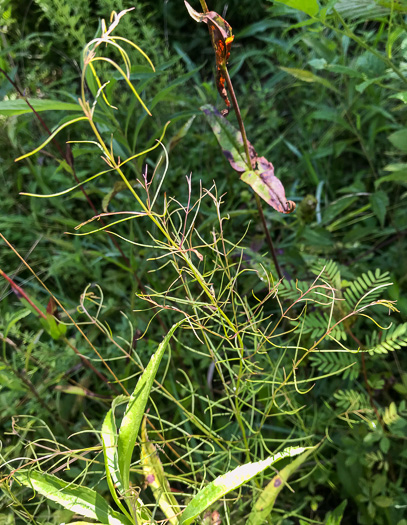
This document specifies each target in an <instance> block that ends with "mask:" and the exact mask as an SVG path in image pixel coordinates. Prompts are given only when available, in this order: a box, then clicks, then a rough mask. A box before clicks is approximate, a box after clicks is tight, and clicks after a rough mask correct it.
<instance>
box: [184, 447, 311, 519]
mask: <svg viewBox="0 0 407 525" xmlns="http://www.w3.org/2000/svg"><path fill="white" fill-rule="evenodd" d="M305 450H306V449H305V448H304V447H290V448H286V449H284V450H283V451H282V452H279V453H278V454H274V455H273V456H270V457H268V458H267V459H264V460H262V461H257V462H255V463H248V464H246V465H242V466H240V467H237V468H235V469H234V470H231V471H230V472H228V473H227V474H224V475H223V476H219V477H218V478H216V479H215V480H213V481H212V482H211V483H209V485H207V486H206V487H205V488H203V489H202V490H201V491H200V492H198V494H197V495H196V496H195V497H194V498H193V499H192V501H191V502H190V503H189V504H188V505H187V507H186V508H185V510H184V512H183V513H182V516H181V518H180V520H179V525H189V524H190V523H192V522H193V521H194V520H195V519H196V518H197V517H198V516H199V515H200V514H201V513H202V512H204V511H205V510H206V509H207V508H208V507H209V506H210V505H212V504H213V503H215V502H216V501H218V500H219V499H220V498H222V497H223V496H225V494H228V493H229V492H231V491H232V490H235V489H237V488H238V487H240V486H241V485H243V484H244V483H247V482H248V481H250V480H251V479H252V478H254V476H256V475H257V474H259V473H260V472H263V470H266V468H268V467H270V465H273V463H276V462H277V461H279V460H280V459H283V458H287V457H293V456H297V455H298V454H301V453H302V452H304V451H305Z"/></svg>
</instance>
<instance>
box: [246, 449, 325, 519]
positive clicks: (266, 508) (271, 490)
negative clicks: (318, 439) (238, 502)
mask: <svg viewBox="0 0 407 525" xmlns="http://www.w3.org/2000/svg"><path fill="white" fill-rule="evenodd" d="M316 448H317V447H313V448H310V449H308V450H307V451H305V452H304V453H303V454H301V456H299V457H298V458H297V459H295V460H294V461H292V462H291V463H290V464H289V465H287V466H286V467H284V468H283V469H282V470H280V471H279V472H278V474H277V475H276V476H274V478H273V479H272V480H271V481H270V483H269V484H268V485H267V486H266V487H265V488H264V489H263V491H262V492H261V493H260V496H259V497H258V499H257V501H256V503H255V504H254V506H253V509H252V511H251V513H250V515H249V519H248V520H247V521H246V525H258V524H259V523H265V520H266V519H267V516H269V515H270V513H271V511H272V510H273V507H274V503H275V501H276V499H277V496H278V495H279V494H280V492H281V491H282V489H283V488H284V487H285V485H286V483H287V481H288V478H289V477H290V476H291V475H292V474H294V472H295V471H296V470H297V469H299V468H300V466H301V465H302V464H303V463H304V461H305V460H306V459H307V458H308V456H309V455H310V454H311V453H312V452H314V450H316Z"/></svg>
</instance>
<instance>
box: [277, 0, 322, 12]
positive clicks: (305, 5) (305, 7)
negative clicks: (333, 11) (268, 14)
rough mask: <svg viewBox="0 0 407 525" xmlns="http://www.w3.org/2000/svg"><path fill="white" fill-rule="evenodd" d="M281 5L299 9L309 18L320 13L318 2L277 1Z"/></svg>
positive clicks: (298, 0)
mask: <svg viewBox="0 0 407 525" xmlns="http://www.w3.org/2000/svg"><path fill="white" fill-rule="evenodd" d="M275 1H276V2H279V3H280V4H284V5H286V6H288V7H292V8H294V9H298V11H302V12H303V13H306V14H307V15H309V16H315V15H316V14H317V13H318V11H319V6H318V2H317V0H275Z"/></svg>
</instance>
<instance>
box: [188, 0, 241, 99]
mask: <svg viewBox="0 0 407 525" xmlns="http://www.w3.org/2000/svg"><path fill="white" fill-rule="evenodd" d="M184 2H185V6H186V8H187V9H188V13H189V14H190V16H191V17H192V18H193V19H194V20H195V21H196V22H204V23H205V24H207V25H208V29H209V33H210V35H211V38H212V45H213V48H214V50H215V58H216V87H217V88H218V91H219V94H220V96H221V97H222V98H223V100H224V102H225V104H226V106H227V107H228V108H229V107H230V101H229V99H228V95H227V92H226V85H225V83H226V75H225V68H226V64H227V61H228V60H229V56H230V48H231V46H232V42H233V39H234V36H233V34H232V27H231V26H230V25H229V24H228V23H227V22H226V20H224V19H223V18H222V17H221V16H220V15H218V13H216V12H215V11H208V12H207V13H198V11H195V9H193V8H192V7H191V6H190V5H189V4H188V2H187V1H186V0H184Z"/></svg>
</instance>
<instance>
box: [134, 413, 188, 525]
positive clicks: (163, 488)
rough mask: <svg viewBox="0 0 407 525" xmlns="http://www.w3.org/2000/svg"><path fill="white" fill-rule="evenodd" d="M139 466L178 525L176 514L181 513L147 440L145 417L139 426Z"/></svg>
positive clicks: (174, 522)
mask: <svg viewBox="0 0 407 525" xmlns="http://www.w3.org/2000/svg"><path fill="white" fill-rule="evenodd" d="M141 439H142V443H141V455H140V460H141V466H142V468H143V474H144V478H145V481H146V483H147V484H148V486H149V487H150V488H151V490H152V492H153V495H154V498H155V500H156V502H157V504H158V505H159V507H160V509H161V510H162V511H163V513H164V515H165V516H166V518H167V519H168V520H169V522H170V523H171V524H172V525H178V517H177V515H179V514H181V509H180V508H179V507H178V503H177V500H176V499H175V497H174V496H173V494H172V493H171V489H170V485H169V483H168V480H167V478H166V476H165V472H164V468H163V466H162V463H161V461H160V458H159V457H158V453H157V449H156V448H155V446H154V445H153V443H151V441H149V439H148V435H147V428H146V418H144V420H143V424H142V427H141Z"/></svg>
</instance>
